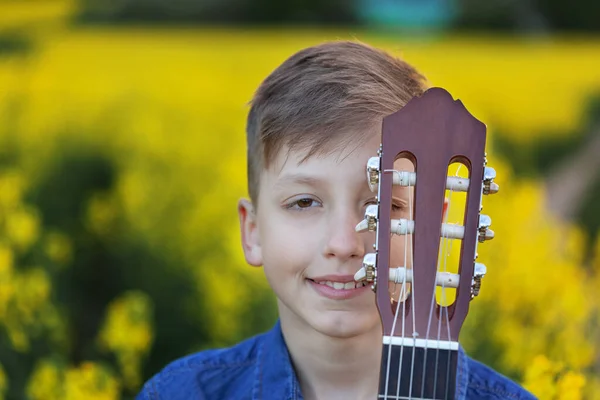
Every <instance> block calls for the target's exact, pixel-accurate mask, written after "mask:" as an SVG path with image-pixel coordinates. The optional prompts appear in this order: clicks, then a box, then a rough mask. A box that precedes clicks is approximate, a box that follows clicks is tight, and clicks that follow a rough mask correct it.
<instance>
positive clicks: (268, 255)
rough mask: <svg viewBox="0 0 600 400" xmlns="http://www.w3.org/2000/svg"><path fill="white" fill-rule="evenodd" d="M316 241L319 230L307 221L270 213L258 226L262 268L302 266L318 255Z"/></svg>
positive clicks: (305, 265)
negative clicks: (299, 221)
mask: <svg viewBox="0 0 600 400" xmlns="http://www.w3.org/2000/svg"><path fill="white" fill-rule="evenodd" d="M319 243H320V240H319V236H318V229H315V227H314V226H311V225H310V224H306V223H298V222H297V221H293V220H290V219H288V218H280V217H278V216H273V217H272V218H269V219H268V220H266V221H264V222H263V224H262V225H261V247H262V252H263V262H264V265H265V268H270V267H271V266H277V268H278V269H281V268H282V267H287V269H289V268H299V269H303V268H305V267H307V266H308V264H309V263H310V262H311V260H313V259H314V258H315V256H317V255H318V254H319V250H320V249H319ZM284 269H285V268H284Z"/></svg>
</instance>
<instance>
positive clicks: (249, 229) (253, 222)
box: [238, 199, 262, 267]
mask: <svg viewBox="0 0 600 400" xmlns="http://www.w3.org/2000/svg"><path fill="white" fill-rule="evenodd" d="M238 216H239V218H240V232H241V234H242V248H243V249H244V256H245V257H246V262H247V263H248V264H250V265H252V266H254V267H260V266H261V265H262V248H261V247H260V235H259V231H258V223H257V222H258V221H257V219H256V213H255V212H254V206H253V205H252V202H250V200H246V199H242V200H240V201H239V202H238Z"/></svg>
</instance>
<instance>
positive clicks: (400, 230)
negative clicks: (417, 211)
mask: <svg viewBox="0 0 600 400" xmlns="http://www.w3.org/2000/svg"><path fill="white" fill-rule="evenodd" d="M390 222H391V224H390V229H391V231H392V233H395V234H396V235H410V234H412V233H414V231H415V221H413V220H412V219H404V218H402V219H393V220H391V221H390Z"/></svg>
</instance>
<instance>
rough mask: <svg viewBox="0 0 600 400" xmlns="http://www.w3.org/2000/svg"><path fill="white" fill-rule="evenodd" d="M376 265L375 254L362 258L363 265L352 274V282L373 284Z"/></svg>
mask: <svg viewBox="0 0 600 400" xmlns="http://www.w3.org/2000/svg"><path fill="white" fill-rule="evenodd" d="M376 264H377V255H376V254H375V253H368V254H365V256H364V257H363V264H362V267H361V269H359V270H358V271H357V272H356V273H355V274H354V280H355V281H356V282H361V281H367V282H373V281H375V276H376V275H377V274H376V272H375V271H376Z"/></svg>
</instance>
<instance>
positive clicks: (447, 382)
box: [444, 164, 470, 398]
mask: <svg viewBox="0 0 600 400" xmlns="http://www.w3.org/2000/svg"><path fill="white" fill-rule="evenodd" d="M462 167H463V164H459V165H458V168H457V169H456V173H455V174H454V175H455V176H456V177H459V172H460V169H461V168H462ZM467 174H469V171H467ZM469 177H470V176H469ZM452 193H453V190H450V194H449V195H448V198H449V199H448V209H447V214H449V213H450V198H451V196H452ZM467 194H468V189H467ZM465 201H466V198H465ZM463 210H466V203H465V207H464V209H463ZM464 213H466V211H463V214H464ZM464 217H465V215H463V224H464V221H465V218H464ZM465 232H466V229H465ZM464 236H465V235H464V234H463V239H462V240H464V239H465V237H464ZM449 242H450V248H449V250H448V254H447V255H446V258H445V259H444V261H445V262H446V261H447V260H448V257H450V254H452V245H453V244H454V241H452V240H450V241H449ZM459 263H460V258H459ZM444 271H447V267H446V265H444ZM444 296H445V295H444ZM457 296H458V290H457V291H456V292H455V297H454V301H456V300H457ZM444 300H445V299H444ZM445 311H446V329H447V331H448V342H450V337H451V336H450V316H449V315H448V307H445ZM451 354H452V353H451V351H450V350H449V351H448V358H447V359H446V390H445V391H444V392H445V398H448V390H449V389H450V387H451V384H450V355H451Z"/></svg>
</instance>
